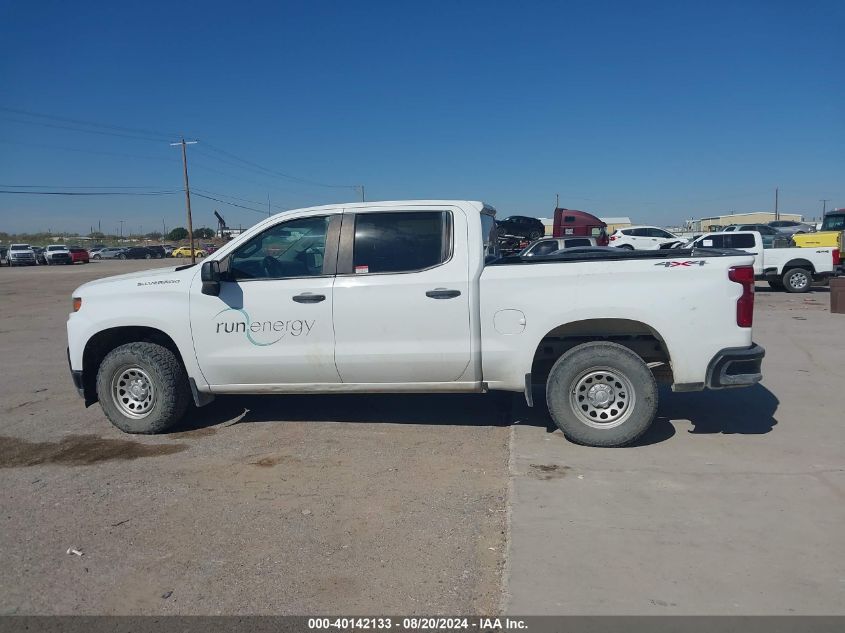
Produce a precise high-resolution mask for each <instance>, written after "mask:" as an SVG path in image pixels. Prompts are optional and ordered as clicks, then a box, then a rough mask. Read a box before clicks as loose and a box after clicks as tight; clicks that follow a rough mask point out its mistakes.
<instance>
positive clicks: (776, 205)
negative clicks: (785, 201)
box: [775, 187, 780, 220]
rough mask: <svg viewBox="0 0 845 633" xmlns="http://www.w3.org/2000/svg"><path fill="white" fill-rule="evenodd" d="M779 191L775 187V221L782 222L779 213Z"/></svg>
mask: <svg viewBox="0 0 845 633" xmlns="http://www.w3.org/2000/svg"><path fill="white" fill-rule="evenodd" d="M778 189H779V187H775V220H780V212H779V211H778Z"/></svg>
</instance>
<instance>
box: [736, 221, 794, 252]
mask: <svg viewBox="0 0 845 633" xmlns="http://www.w3.org/2000/svg"><path fill="white" fill-rule="evenodd" d="M731 231H756V232H757V233H759V234H760V236H761V237H762V238H763V248H774V247H775V246H792V245H793V243H792V241H791V238H789V236H787V235H784V234H783V233H781V232H780V231H778V230H777V229H773V228H772V227H770V226H769V225H768V224H731V225H730V226H726V227H725V229H724V232H726V233H729V232H731ZM783 238H786V239H785V240H784V239H783Z"/></svg>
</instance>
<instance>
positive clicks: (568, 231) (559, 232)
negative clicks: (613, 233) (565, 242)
mask: <svg viewBox="0 0 845 633" xmlns="http://www.w3.org/2000/svg"><path fill="white" fill-rule="evenodd" d="M575 236H580V237H592V238H594V239H595V240H596V244H597V245H598V246H607V244H608V241H609V240H608V235H607V224H605V223H604V222H603V221H602V220H601V219H600V218H597V217H596V216H594V215H593V214H591V213H587V212H586V211H577V210H575V209H561V208H556V209H555V214H554V224H553V225H552V237H575Z"/></svg>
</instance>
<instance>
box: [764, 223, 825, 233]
mask: <svg viewBox="0 0 845 633" xmlns="http://www.w3.org/2000/svg"><path fill="white" fill-rule="evenodd" d="M769 226H770V227H772V228H773V229H775V230H777V231H780V232H781V233H783V234H784V235H802V234H804V233H815V232H816V225H815V224H808V223H807V222H796V221H795V220H775V221H774V222H769Z"/></svg>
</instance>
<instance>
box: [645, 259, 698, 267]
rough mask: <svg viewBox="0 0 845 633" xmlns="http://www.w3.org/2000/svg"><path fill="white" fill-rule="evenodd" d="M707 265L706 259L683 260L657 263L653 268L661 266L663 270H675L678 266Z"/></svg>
mask: <svg viewBox="0 0 845 633" xmlns="http://www.w3.org/2000/svg"><path fill="white" fill-rule="evenodd" d="M706 263H707V260H706V259H685V260H684V261H680V262H657V263H656V264H655V266H663V267H664V268H677V267H678V266H687V267H689V266H704V264H706Z"/></svg>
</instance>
